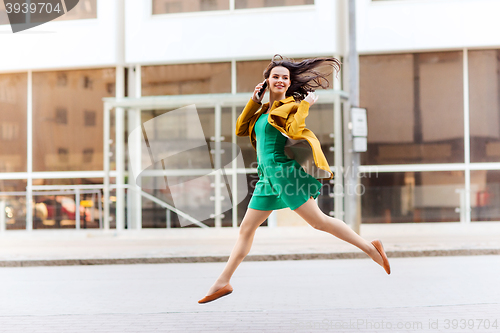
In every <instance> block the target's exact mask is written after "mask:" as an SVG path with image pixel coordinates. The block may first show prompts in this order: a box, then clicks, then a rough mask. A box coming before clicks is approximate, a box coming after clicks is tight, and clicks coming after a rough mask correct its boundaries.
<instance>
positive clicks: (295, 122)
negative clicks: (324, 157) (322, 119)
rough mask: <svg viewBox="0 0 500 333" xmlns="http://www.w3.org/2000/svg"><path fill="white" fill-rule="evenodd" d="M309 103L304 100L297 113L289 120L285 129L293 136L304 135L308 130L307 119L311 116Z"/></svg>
mask: <svg viewBox="0 0 500 333" xmlns="http://www.w3.org/2000/svg"><path fill="white" fill-rule="evenodd" d="M309 106H310V105H309V103H308V102H306V101H304V100H302V101H301V102H300V104H299V106H298V107H297V112H295V113H294V114H293V115H292V114H291V115H290V116H289V117H288V118H287V120H286V125H285V129H286V131H287V133H289V134H290V135H292V136H295V135H300V134H302V131H303V130H304V128H306V117H307V116H308V115H309Z"/></svg>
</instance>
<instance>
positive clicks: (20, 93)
mask: <svg viewBox="0 0 500 333" xmlns="http://www.w3.org/2000/svg"><path fill="white" fill-rule="evenodd" d="M27 80H28V75H27V74H25V73H20V74H0V156H1V158H0V172H23V171H26V170H27V168H26V154H27V138H26V136H27V132H26V125H27V122H26V113H27V92H28V84H27Z"/></svg>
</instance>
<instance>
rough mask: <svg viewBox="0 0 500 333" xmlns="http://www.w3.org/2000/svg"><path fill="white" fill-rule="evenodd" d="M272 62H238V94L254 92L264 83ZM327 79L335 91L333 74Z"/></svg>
mask: <svg viewBox="0 0 500 333" xmlns="http://www.w3.org/2000/svg"><path fill="white" fill-rule="evenodd" d="M311 58H313V57H311ZM304 59H306V58H299V59H293V60H294V61H302V60H304ZM270 62H271V60H257V61H238V62H237V63H236V85H237V86H236V90H237V91H238V92H253V90H254V89H255V86H256V85H257V84H258V83H260V82H262V81H264V70H265V69H266V68H267V66H268V65H269V63H270ZM319 70H320V71H322V68H321V67H320V68H319ZM326 70H327V71H330V70H331V69H330V68H326ZM327 78H328V81H329V82H330V85H329V87H328V89H333V79H334V77H333V73H332V74H331V75H329V76H328V77H327ZM249 98H250V96H249ZM264 99H265V97H264Z"/></svg>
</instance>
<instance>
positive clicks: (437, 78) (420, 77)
mask: <svg viewBox="0 0 500 333" xmlns="http://www.w3.org/2000/svg"><path fill="white" fill-rule="evenodd" d="M462 68H463V60H462V52H439V53H421V54H397V55H374V56H363V57H360V97H361V105H362V106H363V107H366V108H367V110H368V151H367V152H366V153H363V154H361V156H362V163H363V164H402V163H458V162H464V149H463V131H464V119H463V70H462Z"/></svg>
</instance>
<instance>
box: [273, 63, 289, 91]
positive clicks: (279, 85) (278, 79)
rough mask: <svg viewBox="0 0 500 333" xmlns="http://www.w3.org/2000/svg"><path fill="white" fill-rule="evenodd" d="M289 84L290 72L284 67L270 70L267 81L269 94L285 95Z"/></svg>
mask: <svg viewBox="0 0 500 333" xmlns="http://www.w3.org/2000/svg"><path fill="white" fill-rule="evenodd" d="M290 84H291V81H290V71H289V70H288V69H287V68H286V67H283V66H276V67H274V68H273V69H271V73H270V74H269V79H268V85H269V89H270V90H271V93H276V94H285V93H286V91H287V90H288V87H290Z"/></svg>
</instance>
